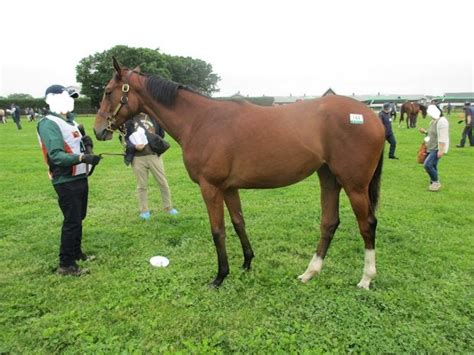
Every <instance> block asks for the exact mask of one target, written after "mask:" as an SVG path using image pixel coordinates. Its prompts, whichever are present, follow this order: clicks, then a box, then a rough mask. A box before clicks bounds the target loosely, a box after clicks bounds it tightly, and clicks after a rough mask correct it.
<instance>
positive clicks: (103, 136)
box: [93, 127, 113, 141]
mask: <svg viewBox="0 0 474 355" xmlns="http://www.w3.org/2000/svg"><path fill="white" fill-rule="evenodd" d="M93 130H94V134H95V137H96V138H97V140H99V141H108V140H111V139H112V136H113V133H112V132H110V131H109V130H107V129H105V128H103V129H99V130H96V129H95V127H94V128H93Z"/></svg>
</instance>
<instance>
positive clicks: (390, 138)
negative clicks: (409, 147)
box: [379, 102, 398, 159]
mask: <svg viewBox="0 0 474 355" xmlns="http://www.w3.org/2000/svg"><path fill="white" fill-rule="evenodd" d="M391 110H392V105H391V104H390V103H389V102H386V103H384V104H383V109H382V111H380V113H379V118H380V119H381V120H382V123H383V126H384V127H385V140H386V141H387V142H388V143H389V144H390V150H389V152H388V158H389V159H398V158H397V157H396V156H395V149H396V147H397V141H396V140H395V135H394V134H393V131H392V117H391V115H390V112H391Z"/></svg>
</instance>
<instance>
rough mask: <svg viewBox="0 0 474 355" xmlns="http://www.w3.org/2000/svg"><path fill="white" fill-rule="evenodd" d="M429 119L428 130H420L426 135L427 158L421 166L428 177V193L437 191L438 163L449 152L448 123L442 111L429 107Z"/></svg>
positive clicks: (439, 186) (439, 185)
mask: <svg viewBox="0 0 474 355" xmlns="http://www.w3.org/2000/svg"><path fill="white" fill-rule="evenodd" d="M427 113H428V115H429V116H430V117H431V122H430V126H429V127H428V130H426V129H424V128H420V132H421V133H424V134H426V135H427V137H426V138H425V142H426V148H427V150H428V156H427V157H426V160H425V162H424V164H423V166H424V168H425V170H426V172H427V173H428V175H429V177H430V185H429V187H428V190H429V191H438V190H439V189H440V188H441V183H440V182H439V177H438V161H439V160H440V159H441V157H442V156H443V155H444V154H446V153H447V152H448V150H449V122H448V120H447V119H446V118H445V117H444V116H443V111H442V110H441V109H440V108H439V107H438V106H436V105H429V106H428V109H427Z"/></svg>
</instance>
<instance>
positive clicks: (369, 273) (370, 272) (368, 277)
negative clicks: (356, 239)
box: [357, 249, 376, 290]
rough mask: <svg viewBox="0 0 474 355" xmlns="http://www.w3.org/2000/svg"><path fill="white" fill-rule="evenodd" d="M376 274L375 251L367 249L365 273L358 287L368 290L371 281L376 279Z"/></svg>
mask: <svg viewBox="0 0 474 355" xmlns="http://www.w3.org/2000/svg"><path fill="white" fill-rule="evenodd" d="M375 274H376V271H375V249H365V264H364V273H363V275H362V279H361V280H360V282H359V283H358V284H357V286H358V287H360V288H365V289H366V290H368V289H369V286H370V281H372V279H373V278H374V277H375Z"/></svg>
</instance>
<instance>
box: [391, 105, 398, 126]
mask: <svg viewBox="0 0 474 355" xmlns="http://www.w3.org/2000/svg"><path fill="white" fill-rule="evenodd" d="M390 118H391V120H392V121H395V120H396V119H397V104H396V103H394V102H392V103H391V104H390Z"/></svg>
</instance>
